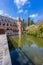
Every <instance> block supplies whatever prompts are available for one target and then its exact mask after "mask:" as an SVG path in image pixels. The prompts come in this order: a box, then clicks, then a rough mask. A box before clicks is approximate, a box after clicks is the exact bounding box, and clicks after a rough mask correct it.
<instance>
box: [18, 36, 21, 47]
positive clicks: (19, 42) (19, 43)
mask: <svg viewBox="0 0 43 65" xmlns="http://www.w3.org/2000/svg"><path fill="white" fill-rule="evenodd" d="M18 47H21V35H19V40H18Z"/></svg>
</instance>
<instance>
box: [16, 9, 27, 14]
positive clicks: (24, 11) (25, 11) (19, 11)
mask: <svg viewBox="0 0 43 65" xmlns="http://www.w3.org/2000/svg"><path fill="white" fill-rule="evenodd" d="M27 12H28V10H23V9H20V10H18V12H17V13H27Z"/></svg>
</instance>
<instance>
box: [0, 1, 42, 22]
mask: <svg viewBox="0 0 43 65" xmlns="http://www.w3.org/2000/svg"><path fill="white" fill-rule="evenodd" d="M0 15H3V16H7V17H11V18H14V19H18V17H20V18H21V19H25V20H27V18H28V17H30V18H31V19H33V20H34V21H38V20H40V19H42V18H43V0H0Z"/></svg>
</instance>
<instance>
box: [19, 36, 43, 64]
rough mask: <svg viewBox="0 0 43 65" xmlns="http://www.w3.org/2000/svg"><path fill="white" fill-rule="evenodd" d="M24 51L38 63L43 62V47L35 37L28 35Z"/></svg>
mask: <svg viewBox="0 0 43 65" xmlns="http://www.w3.org/2000/svg"><path fill="white" fill-rule="evenodd" d="M20 42H21V37H19V45H20V46H21V43H20ZM22 44H23V47H22V51H23V52H24V53H25V54H26V55H27V56H28V57H29V58H30V59H31V60H32V61H33V62H34V63H35V64H36V65H42V64H43V48H41V47H39V46H38V45H37V43H36V42H35V41H34V40H33V39H29V38H27V37H26V40H25V41H24V43H22Z"/></svg>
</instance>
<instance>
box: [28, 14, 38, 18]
mask: <svg viewBox="0 0 43 65" xmlns="http://www.w3.org/2000/svg"><path fill="white" fill-rule="evenodd" d="M29 17H31V18H36V17H38V14H31V15H30V16H29Z"/></svg>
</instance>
